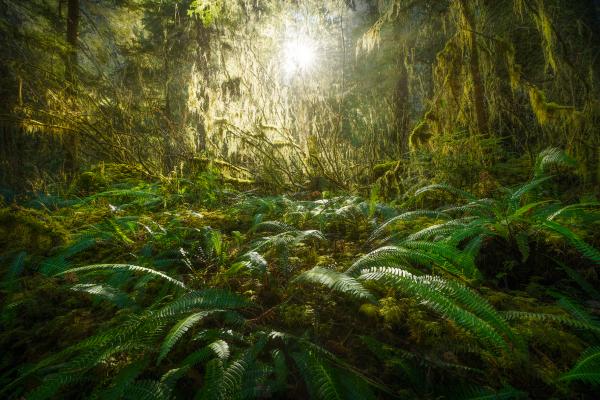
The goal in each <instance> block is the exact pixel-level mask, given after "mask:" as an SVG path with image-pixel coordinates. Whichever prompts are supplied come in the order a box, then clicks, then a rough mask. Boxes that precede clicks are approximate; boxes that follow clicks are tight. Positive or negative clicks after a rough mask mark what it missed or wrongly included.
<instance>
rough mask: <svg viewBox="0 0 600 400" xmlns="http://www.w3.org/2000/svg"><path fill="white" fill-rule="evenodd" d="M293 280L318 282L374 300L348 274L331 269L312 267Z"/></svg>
mask: <svg viewBox="0 0 600 400" xmlns="http://www.w3.org/2000/svg"><path fill="white" fill-rule="evenodd" d="M295 281H296V282H312V283H319V284H321V285H325V286H327V287H328V288H330V289H332V290H335V291H337V292H340V293H344V294H349V295H350V296H352V297H354V298H357V299H365V300H368V301H371V302H375V297H374V296H373V295H372V294H371V293H370V292H369V291H368V290H367V289H365V288H364V287H363V285H362V284H361V283H360V282H358V281H357V280H356V279H354V278H353V277H351V276H349V275H346V274H344V273H342V272H337V271H334V270H331V269H327V268H322V267H314V268H313V269H311V270H309V271H306V272H303V273H302V274H300V275H299V276H298V277H297V278H296V279H295Z"/></svg>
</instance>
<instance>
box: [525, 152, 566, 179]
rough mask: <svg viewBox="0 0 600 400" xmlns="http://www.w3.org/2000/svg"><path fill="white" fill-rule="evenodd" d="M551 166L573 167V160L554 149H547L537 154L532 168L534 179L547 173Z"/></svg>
mask: <svg viewBox="0 0 600 400" xmlns="http://www.w3.org/2000/svg"><path fill="white" fill-rule="evenodd" d="M551 165H563V166H570V167H573V166H575V165H576V162H575V160H573V159H572V158H571V157H569V156H568V155H567V154H566V153H565V152H564V151H562V150H561V149H559V148H556V147H550V148H547V149H545V150H543V151H541V152H540V154H538V156H537V158H536V160H535V166H534V168H533V176H534V178H538V177H540V176H542V175H544V174H545V173H546V172H547V169H548V167H549V166H551Z"/></svg>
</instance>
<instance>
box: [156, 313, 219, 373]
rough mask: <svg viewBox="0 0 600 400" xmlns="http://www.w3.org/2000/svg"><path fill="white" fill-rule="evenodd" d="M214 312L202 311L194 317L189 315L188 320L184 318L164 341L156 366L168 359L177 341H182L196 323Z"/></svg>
mask: <svg viewBox="0 0 600 400" xmlns="http://www.w3.org/2000/svg"><path fill="white" fill-rule="evenodd" d="M214 312H215V311H214V310H211V311H200V312H197V313H194V314H192V315H189V316H188V317H186V318H183V319H182V320H181V321H179V322H178V323H177V324H175V326H174V327H173V328H171V331H169V333H168V334H167V336H166V337H165V340H164V341H163V343H162V345H161V346H160V352H159V355H158V359H157V360H156V364H157V365H158V364H160V362H161V361H162V360H163V359H164V358H165V357H166V355H167V353H169V351H170V350H171V349H172V348H173V346H174V345H175V344H176V343H177V341H178V340H179V339H181V337H182V336H183V335H184V334H185V333H186V332H187V331H188V330H189V329H190V328H191V327H193V326H194V325H195V324H196V323H198V322H199V321H201V320H202V319H203V318H205V317H206V316H208V315H210V314H213V313H214Z"/></svg>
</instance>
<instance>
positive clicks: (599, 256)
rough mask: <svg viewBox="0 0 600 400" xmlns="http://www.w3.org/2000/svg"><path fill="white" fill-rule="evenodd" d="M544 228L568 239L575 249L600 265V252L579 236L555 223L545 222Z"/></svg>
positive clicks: (543, 223)
mask: <svg viewBox="0 0 600 400" xmlns="http://www.w3.org/2000/svg"><path fill="white" fill-rule="evenodd" d="M542 226H543V227H545V228H548V229H550V230H552V231H554V232H556V233H558V234H560V235H561V236H563V237H564V238H565V239H567V240H568V241H569V242H570V243H571V245H572V246H573V247H575V248H576V249H577V250H578V251H579V252H580V253H581V254H582V255H583V256H584V257H586V258H588V259H590V260H591V261H592V262H594V264H596V265H600V251H598V250H596V249H595V248H594V247H592V246H590V245H589V244H587V243H586V242H584V241H583V240H582V239H581V238H580V237H579V236H577V235H576V234H575V233H574V232H573V231H571V230H570V229H568V228H566V227H564V226H562V225H560V224H558V223H556V222H554V221H548V220H546V221H544V222H542Z"/></svg>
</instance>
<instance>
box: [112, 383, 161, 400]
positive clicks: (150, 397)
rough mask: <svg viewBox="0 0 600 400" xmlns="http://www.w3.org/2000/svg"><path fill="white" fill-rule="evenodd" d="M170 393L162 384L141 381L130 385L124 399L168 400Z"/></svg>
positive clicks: (126, 389) (124, 393)
mask: <svg viewBox="0 0 600 400" xmlns="http://www.w3.org/2000/svg"><path fill="white" fill-rule="evenodd" d="M170 397H171V396H170V391H169V389H168V388H167V387H166V386H165V385H163V384H162V383H161V382H158V381H153V380H139V381H135V382H133V383H131V384H129V385H128V386H127V387H126V388H125V391H124V392H123V398H125V399H131V400H166V399H169V398H170Z"/></svg>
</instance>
